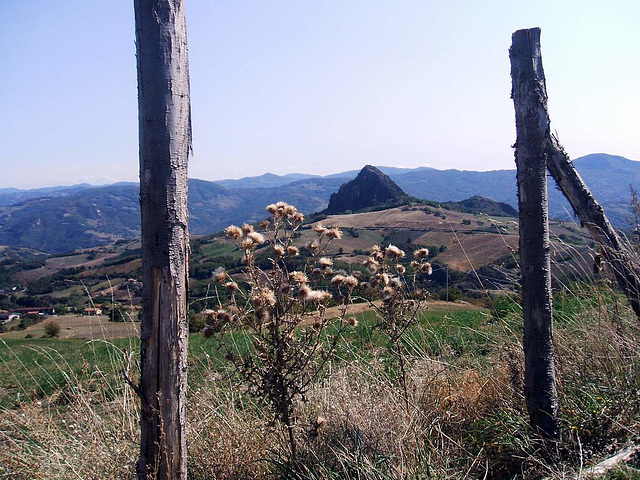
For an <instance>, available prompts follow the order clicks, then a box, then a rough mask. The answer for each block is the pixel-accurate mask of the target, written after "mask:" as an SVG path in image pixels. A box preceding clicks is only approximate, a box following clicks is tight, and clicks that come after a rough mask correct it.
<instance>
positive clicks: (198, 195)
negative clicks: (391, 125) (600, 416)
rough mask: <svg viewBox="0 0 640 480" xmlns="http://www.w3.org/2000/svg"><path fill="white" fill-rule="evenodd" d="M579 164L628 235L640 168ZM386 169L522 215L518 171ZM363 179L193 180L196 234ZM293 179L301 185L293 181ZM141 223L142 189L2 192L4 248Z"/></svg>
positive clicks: (592, 159) (83, 243) (417, 185)
mask: <svg viewBox="0 0 640 480" xmlns="http://www.w3.org/2000/svg"><path fill="white" fill-rule="evenodd" d="M574 164H575V166H576V168H577V169H578V171H579V172H580V174H581V175H582V177H583V179H584V180H585V182H586V183H587V185H588V186H589V188H590V189H591V191H592V192H593V193H594V195H595V197H596V198H597V199H598V201H599V202H600V203H601V204H602V205H603V206H604V208H605V212H606V214H607V216H608V217H609V219H610V220H611V221H612V223H613V224H614V225H616V226H618V227H621V228H627V227H628V223H627V218H628V216H629V214H630V210H629V200H630V194H629V185H630V184H631V185H634V187H635V188H640V162H635V161H631V160H628V159H626V158H624V157H619V156H614V155H607V154H593V155H588V156H586V157H582V158H579V159H577V160H575V161H574ZM379 169H380V170H381V171H382V172H384V173H386V174H387V175H388V176H389V177H390V178H391V180H393V181H394V182H395V183H396V184H397V185H398V186H399V187H400V188H401V189H402V190H404V191H405V192H406V193H407V194H409V195H411V196H414V197H417V198H422V199H428V200H433V201H438V202H450V201H458V202H459V201H461V200H465V199H469V198H470V197H475V196H481V197H485V198H490V199H493V200H496V201H498V202H504V203H506V204H509V205H511V206H512V207H517V196H516V183H515V169H514V170H495V171H491V172H474V171H461V170H436V169H432V168H418V169H404V168H393V167H379ZM357 174H358V171H355V170H354V171H353V172H343V173H341V174H335V175H330V176H325V177H318V176H308V175H305V174H300V175H296V174H292V175H288V176H277V175H263V176H261V177H247V178H246V179H241V180H238V181H237V182H240V181H242V182H243V183H242V184H244V185H247V187H246V188H228V187H225V186H222V185H220V184H219V183H217V182H208V181H205V180H190V181H189V211H190V215H191V223H190V230H191V232H192V233H194V234H206V233H213V232H216V231H219V230H221V229H222V228H224V227H226V226H227V225H229V224H232V223H235V224H239V223H242V222H245V221H257V220H260V219H262V218H265V211H264V208H265V206H266V205H268V204H269V203H273V202H276V201H279V200H284V201H286V202H289V203H292V204H294V205H296V206H297V207H298V208H299V209H300V210H302V211H303V212H305V213H311V212H318V211H321V210H324V209H325V208H326V207H327V205H328V202H329V198H330V197H331V194H332V193H334V192H336V191H338V190H339V188H340V187H341V186H342V185H343V184H344V183H347V182H348V181H350V180H351V179H353V178H355V177H356V175H357ZM274 177H275V178H274ZM300 177H303V178H302V179H300ZM256 178H258V179H260V178H261V179H262V180H256ZM293 179H296V180H295V181H290V180H293ZM260 181H262V182H264V183H266V184H269V183H270V182H271V183H273V182H275V183H277V185H276V186H269V187H258V186H256V185H257V184H256V183H255V182H260ZM279 182H285V183H279ZM16 195H18V197H16ZM20 195H22V197H19V196H20ZM10 197H11V198H12V199H13V200H14V201H13V202H12V204H11V205H7V204H6V203H5V204H3V203H2V202H3V200H2V199H3V198H4V199H5V201H7V199H9V198H10ZM16 198H22V200H15V199H16ZM549 199H550V206H549V207H550V214H551V216H552V217H555V218H570V217H571V210H570V207H569V206H568V204H567V203H566V202H565V201H564V200H563V198H562V194H561V193H560V192H559V191H557V190H556V189H555V188H554V186H553V181H551V182H550V185H549ZM477 203H478V201H477V200H476V201H474V204H477ZM2 205H3V206H2ZM487 208H488V207H487ZM501 208H502V207H501ZM502 210H504V208H502ZM139 215H140V214H139V204H138V186H137V184H133V183H124V184H119V185H111V186H104V187H92V186H90V185H86V184H83V185H74V186H71V187H49V188H46V189H36V190H18V189H2V190H0V245H10V246H14V247H27V248H33V249H37V250H43V251H48V252H55V253H59V252H63V251H68V250H74V249H77V248H82V247H89V246H94V245H99V244H104V243H108V242H111V241H112V240H113V239H115V238H120V237H123V238H131V237H135V236H138V235H139V229H140V218H139Z"/></svg>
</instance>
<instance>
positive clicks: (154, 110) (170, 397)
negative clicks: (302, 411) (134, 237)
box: [134, 0, 191, 480]
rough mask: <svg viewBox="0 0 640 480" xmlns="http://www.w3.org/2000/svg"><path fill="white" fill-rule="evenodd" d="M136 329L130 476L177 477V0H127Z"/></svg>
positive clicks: (180, 347) (180, 26)
mask: <svg viewBox="0 0 640 480" xmlns="http://www.w3.org/2000/svg"><path fill="white" fill-rule="evenodd" d="M134 8H135V20H136V51H137V65H138V109H139V135H140V209H141V214H142V275H143V285H144V288H143V296H142V314H143V316H142V327H141V380H140V394H141V403H142V412H141V422H140V423H141V441H140V458H139V460H138V467H137V468H138V477H139V478H140V479H145V480H147V479H150V478H153V479H162V480H164V479H186V478H187V463H186V459H187V449H186V438H185V428H186V388H187V333H188V321H187V289H188V260H189V237H188V221H189V219H188V213H187V160H188V155H189V149H190V147H191V119H190V105H189V64H188V59H187V35H186V23H185V16H184V8H183V2H182V0H134Z"/></svg>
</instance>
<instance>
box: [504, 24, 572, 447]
mask: <svg viewBox="0 0 640 480" xmlns="http://www.w3.org/2000/svg"><path fill="white" fill-rule="evenodd" d="M509 57H510V59H511V79H512V92H511V95H512V98H513V104H514V107H515V112H516V130H517V138H516V145H515V156H516V168H517V181H518V207H519V216H520V268H521V271H522V311H523V316H524V340H523V345H524V353H525V399H526V403H527V410H528V411H529V419H530V422H531V427H532V428H533V430H534V431H535V432H536V433H538V434H539V435H540V436H542V437H543V438H545V439H550V440H556V439H559V438H560V427H559V423H558V395H557V391H556V382H555V373H554V362H553V331H552V302H551V265H550V252H549V222H548V216H549V214H548V202H547V178H546V169H547V165H546V162H547V149H546V138H547V136H548V135H549V118H548V115H547V108H546V105H547V103H546V102H547V93H546V87H545V78H544V71H543V68H542V56H541V54H540V29H539V28H532V29H528V30H518V31H517V32H515V33H514V34H513V36H512V37H511V49H510V50H509Z"/></svg>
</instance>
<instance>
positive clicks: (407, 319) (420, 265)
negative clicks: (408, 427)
mask: <svg viewBox="0 0 640 480" xmlns="http://www.w3.org/2000/svg"><path fill="white" fill-rule="evenodd" d="M413 255H414V260H413V261H412V262H411V263H410V264H409V271H408V270H407V267H405V266H404V265H403V264H402V263H400V262H401V261H402V259H404V258H405V256H406V255H405V252H404V251H403V250H401V249H400V248H398V247H396V246H395V245H391V244H390V245H389V246H387V247H386V248H382V247H380V246H379V245H374V246H373V248H372V252H371V255H370V257H369V258H368V259H367V260H366V261H365V263H364V264H365V266H366V267H367V269H368V270H369V273H371V278H370V279H369V283H368V286H369V287H371V288H374V289H376V290H377V291H378V293H379V295H380V298H381V299H382V302H381V303H380V305H377V304H375V303H373V302H371V305H372V307H373V308H375V309H376V311H377V313H378V323H377V324H376V326H375V327H376V328H377V329H379V330H380V331H382V332H383V333H384V334H385V335H386V337H387V339H388V343H387V345H388V349H389V352H390V353H391V354H392V356H393V357H394V359H395V361H396V363H397V366H398V370H399V377H398V380H399V383H400V386H401V387H402V391H403V393H404V401H405V406H406V408H407V409H408V408H409V387H408V377H407V371H406V362H405V355H404V352H403V350H404V348H403V342H402V340H403V336H404V335H405V333H406V332H407V330H408V329H409V328H410V327H411V326H412V325H414V324H415V323H416V322H417V317H418V312H419V311H420V310H421V309H422V308H424V303H425V301H426V299H427V297H428V293H427V292H425V291H424V290H422V289H419V288H416V285H417V282H416V280H417V277H418V275H421V274H422V275H431V273H432V267H431V264H430V263H429V262H428V261H427V259H428V257H429V250H427V249H426V248H421V249H419V250H416V251H414V253H413Z"/></svg>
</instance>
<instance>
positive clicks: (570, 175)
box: [547, 135, 640, 318]
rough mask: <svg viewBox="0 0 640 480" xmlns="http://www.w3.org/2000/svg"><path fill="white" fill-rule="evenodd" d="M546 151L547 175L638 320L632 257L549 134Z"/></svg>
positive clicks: (639, 281)
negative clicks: (595, 244) (595, 246)
mask: <svg viewBox="0 0 640 480" xmlns="http://www.w3.org/2000/svg"><path fill="white" fill-rule="evenodd" d="M548 150H549V161H548V165H547V168H548V169H549V173H551V176H552V177H553V179H554V180H555V181H556V183H557V184H558V187H560V190H562V193H563V194H564V196H565V197H566V198H567V200H568V201H569V203H570V204H571V207H572V208H573V211H574V212H576V214H577V215H578V218H579V219H580V222H582V224H583V225H584V226H585V227H587V230H589V233H590V234H591V236H592V237H593V239H594V240H595V241H596V242H598V244H599V245H600V247H602V251H603V252H604V256H605V258H606V260H607V262H608V264H609V265H610V266H611V269H612V270H613V274H614V276H615V278H616V282H617V283H618V285H619V286H620V288H621V289H622V291H623V292H624V293H625V294H626V296H627V299H628V300H629V303H630V304H631V308H632V309H633V311H634V313H635V314H636V317H638V318H640V266H639V265H638V263H637V262H634V257H635V255H634V254H633V252H631V251H630V250H629V246H628V244H627V243H626V242H625V241H623V240H622V239H621V238H620V236H619V235H618V234H617V232H616V231H615V230H614V229H613V227H612V226H611V223H609V220H608V219H607V216H606V215H605V214H604V210H603V209H602V207H601V206H600V204H599V203H598V202H597V200H596V199H595V198H594V197H593V195H592V194H591V192H590V191H589V189H588V188H587V186H586V185H585V183H584V182H583V181H582V178H580V175H579V174H578V172H577V171H576V169H575V167H574V166H573V164H572V163H571V160H570V159H569V155H567V154H566V152H565V151H564V149H563V148H562V146H561V145H560V143H559V142H558V139H557V138H556V137H555V136H553V135H551V136H550V137H549V138H548Z"/></svg>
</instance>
